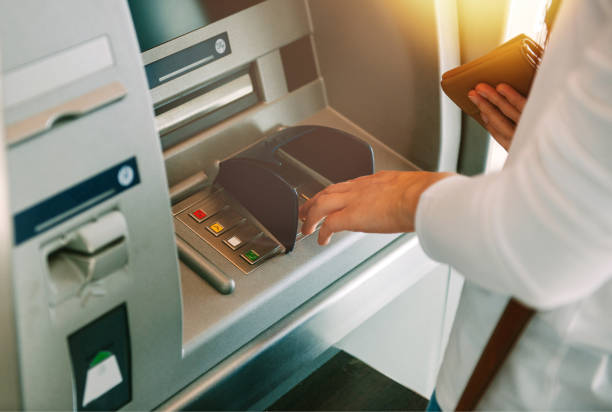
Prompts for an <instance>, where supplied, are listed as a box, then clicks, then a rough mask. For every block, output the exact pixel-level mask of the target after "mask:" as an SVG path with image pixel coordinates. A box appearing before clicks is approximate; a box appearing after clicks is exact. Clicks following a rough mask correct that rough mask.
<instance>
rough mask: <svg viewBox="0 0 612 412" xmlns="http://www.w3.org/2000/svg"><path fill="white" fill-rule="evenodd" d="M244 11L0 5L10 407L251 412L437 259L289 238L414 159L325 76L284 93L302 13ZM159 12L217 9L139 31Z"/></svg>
mask: <svg viewBox="0 0 612 412" xmlns="http://www.w3.org/2000/svg"><path fill="white" fill-rule="evenodd" d="M222 3H227V4H225V5H222ZM238 3H239V2H237V3H234V2H231V4H230V2H218V1H217V2H214V1H213V2H210V1H206V0H204V1H192V2H188V1H186V0H180V1H179V2H171V1H168V0H162V1H161V2H159V1H158V2H150V1H148V0H147V1H145V2H140V3H139V2H138V1H135V0H134V1H130V6H131V7H132V9H131V12H132V14H133V17H134V20H133V19H132V16H131V15H130V9H129V8H128V4H127V3H126V2H124V1H121V0H112V1H93V0H91V1H83V0H72V1H69V2H64V3H62V4H61V5H56V4H51V3H48V2H43V1H39V0H23V1H19V2H14V3H10V2H4V3H2V5H0V41H1V44H2V85H3V106H4V107H3V115H4V123H5V125H6V128H5V136H4V141H5V145H4V147H5V148H6V150H5V149H2V150H3V151H5V152H6V161H7V165H8V167H7V172H6V174H5V172H4V171H1V173H0V178H2V179H6V180H7V182H8V186H9V196H8V203H9V205H8V207H9V208H10V212H8V213H7V215H6V216H2V218H3V219H5V218H6V222H7V224H8V222H9V216H10V222H12V223H11V224H12V233H13V239H12V244H13V245H12V247H10V246H9V245H10V242H9V243H7V242H5V243H4V244H3V245H2V247H3V248H7V250H6V254H10V256H11V270H10V273H6V274H4V273H0V275H1V276H2V277H1V278H0V281H1V282H2V284H1V285H0V286H2V288H3V290H5V291H11V292H10V293H8V295H7V296H8V298H7V300H4V301H3V302H2V303H0V304H2V305H3V306H2V312H3V313H6V314H11V315H12V316H10V317H11V320H10V321H8V323H7V324H5V325H4V324H3V325H0V326H1V327H2V328H3V329H4V330H5V331H6V334H5V335H3V337H2V339H4V340H6V342H3V348H5V347H6V348H7V349H6V350H4V349H3V352H4V353H3V354H2V355H1V356H2V358H0V359H8V360H9V361H10V359H11V356H13V357H14V358H16V359H17V366H16V368H14V369H10V368H6V369H4V370H3V371H1V372H0V377H1V378H2V379H1V380H2V381H3V382H13V383H17V385H16V388H17V389H15V391H16V392H15V393H14V394H13V395H15V396H13V398H14V399H17V402H19V403H20V404H17V405H13V406H14V407H19V406H21V407H23V408H26V409H48V410H51V409H73V410H116V409H121V408H125V409H138V410H142V409H151V408H156V407H161V408H166V409H176V408H198V409H208V408H210V409H225V408H228V409H241V408H249V407H253V406H254V405H257V402H259V401H261V400H262V399H265V398H266V396H267V395H268V393H270V392H273V391H274V389H275V388H279V387H282V386H283V384H285V383H286V382H289V381H290V378H291V377H292V376H295V373H297V371H298V370H301V369H300V368H301V367H302V366H304V365H306V364H308V363H309V362H310V361H312V360H313V359H316V358H318V357H319V355H321V354H323V353H325V352H326V350H327V349H328V348H330V346H332V345H333V344H334V343H335V342H336V341H338V340H339V339H341V338H342V337H343V336H344V335H346V334H347V333H349V332H350V331H351V330H352V329H353V328H355V327H356V326H358V325H359V324H360V323H361V322H363V320H365V319H366V318H367V317H368V316H371V315H372V314H373V313H375V312H376V311H377V310H378V309H379V308H380V307H382V306H384V304H386V303H387V302H388V301H389V300H390V299H392V298H393V297H394V296H397V295H398V294H399V293H401V291H402V290H405V289H406V288H407V287H408V286H409V285H410V284H412V283H414V282H416V280H417V279H418V278H419V276H422V275H423V274H424V273H425V272H426V271H427V270H430V269H431V268H432V267H433V266H432V265H433V263H430V261H428V260H427V259H426V258H425V257H424V255H423V253H422V251H420V249H419V248H418V243H417V242H416V239H415V238H414V237H413V236H412V235H401V236H400V235H397V234H394V235H365V234H361V233H342V234H338V235H337V236H335V237H334V241H333V242H332V243H331V245H329V246H327V247H325V248H322V247H320V246H318V245H317V243H316V236H309V237H304V236H303V235H302V234H301V233H300V222H299V221H298V216H297V214H298V209H299V206H300V205H301V204H303V203H304V202H305V201H306V200H307V199H309V198H311V197H312V196H313V195H315V194H316V193H317V192H319V191H320V190H321V189H323V188H324V187H326V186H327V185H329V184H332V183H336V182H340V181H344V180H347V179H352V178H355V177H358V176H362V175H366V174H370V173H372V172H373V171H374V170H375V168H374V160H375V159H376V162H377V169H378V168H390V169H391V168H394V169H404V170H409V169H414V168H415V166H414V165H413V164H412V163H410V162H409V161H407V160H406V159H405V158H403V157H401V156H399V155H397V154H396V153H395V152H393V151H392V150H390V149H389V148H388V147H387V146H385V145H383V144H382V143H380V142H379V141H378V140H376V139H374V138H373V137H372V136H370V135H369V134H368V133H367V132H365V131H364V130H363V129H361V128H360V127H358V126H356V125H355V124H354V123H352V122H351V121H350V120H349V119H347V118H345V117H344V116H342V115H339V114H338V113H337V112H336V111H335V110H333V109H332V108H331V107H329V106H328V104H327V100H326V99H327V98H326V94H325V90H324V84H323V82H322V80H321V78H320V74H319V73H318V70H319V69H318V68H316V65H315V64H313V65H312V67H314V68H315V71H314V72H313V73H314V77H313V78H311V79H307V81H303V82H302V83H301V84H298V85H297V86H295V85H293V86H292V84H294V83H295V81H296V80H295V78H296V76H293V75H292V72H290V70H292V69H291V67H290V66H288V65H287V64H285V63H286V62H285V61H283V60H282V59H281V57H283V56H285V55H289V56H291V50H285V49H282V47H284V46H285V45H287V44H293V45H297V46H296V47H298V46H299V45H300V44H306V46H305V48H304V47H303V49H304V50H306V55H309V53H310V54H312V50H313V49H312V46H311V43H310V42H311V39H312V37H311V36H312V30H313V29H312V26H311V24H312V23H311V22H310V20H309V19H310V17H309V12H308V10H307V8H308V7H309V5H308V4H307V3H306V2H303V1H286V0H268V1H244V2H243V3H242V6H237V4H238ZM172 4H174V6H172ZM190 5H191V6H190ZM170 6H172V7H176V13H177V14H176V15H177V16H182V17H180V19H179V18H178V17H177V19H176V21H181V22H183V21H188V20H189V18H188V17H190V16H191V17H193V16H194V13H196V11H197V10H200V11H201V10H202V8H206V7H208V8H209V11H210V13H209V17H211V16H212V17H211V19H209V20H210V21H199V22H197V21H196V22H195V23H194V24H195V26H193V27H187V28H179V29H178V32H176V33H174V34H170V39H167V38H163V39H161V40H160V39H157V40H156V39H152V40H151V39H149V40H147V38H146V35H145V34H143V33H144V31H146V30H145V29H146V28H147V27H148V28H149V29H150V28H151V27H158V25H157V23H156V24H154V23H151V22H150V23H149V25H147V23H146V22H144V23H143V22H142V21H141V20H139V18H138V16H140V15H141V14H142V13H143V10H142V8H143V7H144V8H147V10H149V11H150V12H151V13H152V14H155V10H157V13H158V15H157V17H159V18H161V19H165V20H167V21H168V20H171V19H169V16H171V15H173V14H168V13H170V11H168V10H166V9H164V7H170ZM315 6H317V4H315V3H313V4H312V7H315ZM321 6H322V7H327V6H326V5H325V4H324V3H319V4H318V6H317V7H321ZM181 7H195V8H194V9H193V10H191V11H189V10H187V11H186V12H185V13H183V14H180V13H178V10H179V8H181ZM224 7H225V8H226V10H225V9H224V10H221V9H223V8H224ZM149 8H150V9H149ZM234 9H235V10H234ZM139 10H140V11H139ZM194 10H195V11H194ZM183 11H185V10H184V9H183ZM139 13H140V14H139ZM145 14H146V13H145ZM196 14H197V13H196ZM134 24H135V25H136V29H137V31H138V36H139V39H138V40H140V46H141V47H140V49H142V50H144V52H143V53H142V54H141V50H140V49H139V44H138V41H137V37H136V33H135V31H134ZM200 26H202V27H200ZM143 27H144V29H143ZM198 27H199V28H198ZM185 33H186V34H185ZM154 34H155V33H154ZM173 36H174V37H175V38H173ZM300 39H302V40H300ZM304 39H305V40H304ZM147 41H149V43H147ZM304 41H305V42H306V43H304ZM300 42H301V43H300ZM281 49H282V50H281ZM279 50H280V51H279ZM285 57H286V56H285ZM311 58H312V56H311ZM143 60H144V66H145V67H144V70H143ZM314 60H316V59H314ZM314 60H313V61H314ZM299 61H300V60H299V59H298V63H299ZM298 66H299V67H301V68H303V67H305V66H304V64H302V63H299V64H298ZM300 73H301V72H300ZM300 76H301V75H299V76H297V78H298V80H299V78H300ZM228 96H229V97H228ZM152 100H153V101H152ZM219 102H221V103H219ZM152 107H154V110H155V113H154V111H153V110H152ZM0 119H1V118H0ZM292 124H294V125H295V124H297V125H296V126H292V127H285V126H283V125H292ZM160 135H161V139H160ZM357 136H358V137H357ZM0 160H1V159H0ZM0 183H1V182H0ZM169 184H170V190H169ZM0 188H2V185H0ZM5 200H6V199H3V201H5ZM0 206H1V205H0ZM1 210H2V209H1V208H0V211H1ZM371 218H372V219H375V218H376V216H371ZM8 248H10V250H8ZM3 250H4V249H3ZM407 253H408V255H407ZM406 256H408V257H406ZM408 267H410V270H408ZM402 272H407V273H402ZM5 344H6V345H5ZM15 347H16V350H15V351H14V352H15V353H13V352H11V351H10V348H15ZM9 363H10V362H9ZM3 385H4V384H3ZM6 388H9V386H8V385H7V386H6ZM4 399H5V401H6V399H9V397H5V398H4ZM0 405H1V403H0ZM7 406H10V405H7ZM259 406H260V407H262V406H265V405H259Z"/></svg>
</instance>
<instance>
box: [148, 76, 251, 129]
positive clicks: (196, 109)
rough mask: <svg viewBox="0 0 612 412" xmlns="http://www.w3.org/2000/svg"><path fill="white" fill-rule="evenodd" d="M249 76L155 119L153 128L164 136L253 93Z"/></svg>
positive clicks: (233, 81) (228, 83) (235, 80)
mask: <svg viewBox="0 0 612 412" xmlns="http://www.w3.org/2000/svg"><path fill="white" fill-rule="evenodd" d="M253 91H254V89H253V83H252V82H251V76H249V74H248V73H247V74H244V75H242V76H240V77H238V78H237V79H234V80H232V81H230V82H227V83H225V84H223V85H221V86H219V87H217V88H216V89H213V90H211V91H209V92H208V93H204V94H203V95H201V96H198V97H195V98H193V99H191V100H189V101H188V102H186V103H183V104H181V105H180V106H178V107H175V108H173V109H171V110H168V111H166V112H163V113H161V114H159V115H157V116H156V117H155V127H156V128H157V133H159V134H160V135H163V134H166V133H168V132H170V131H172V130H174V129H177V128H179V127H181V126H182V125H184V124H186V123H189V122H191V121H193V120H194V119H196V118H198V117H202V116H205V115H207V114H208V113H212V112H214V111H215V110H217V109H220V108H221V107H223V106H226V105H228V104H230V103H232V102H234V101H236V100H238V99H240V98H242V97H244V96H246V95H248V94H251V93H253Z"/></svg>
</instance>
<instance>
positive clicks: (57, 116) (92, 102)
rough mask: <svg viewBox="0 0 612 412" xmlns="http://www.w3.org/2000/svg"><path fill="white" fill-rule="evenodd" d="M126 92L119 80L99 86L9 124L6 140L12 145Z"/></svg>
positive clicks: (94, 108)
mask: <svg viewBox="0 0 612 412" xmlns="http://www.w3.org/2000/svg"><path fill="white" fill-rule="evenodd" d="M126 94H127V91H126V89H125V87H124V86H123V85H122V84H121V83H119V82H114V83H110V84H107V85H105V86H102V87H99V88H97V89H95V90H93V91H91V92H89V93H86V94H84V95H81V96H79V97H77V98H75V99H72V100H70V101H68V102H66V103H63V104H60V105H59V106H55V107H52V108H51V109H49V110H45V111H44V112H40V113H37V114H35V115H34V116H31V117H28V118H27V119H25V120H22V121H20V122H17V123H14V124H11V125H9V126H8V127H7V129H6V141H7V143H8V145H9V146H12V145H14V144H17V143H19V142H21V141H23V140H25V139H28V138H30V137H32V136H35V135H37V134H40V133H43V132H46V131H47V130H50V129H52V128H53V126H54V125H55V124H56V123H57V121H58V120H61V119H65V118H68V117H78V116H82V115H84V114H87V113H89V112H91V111H93V110H96V109H99V108H100V107H102V106H105V105H107V104H109V103H112V102H114V101H116V100H119V99H121V98H122V97H124V96H125V95H126Z"/></svg>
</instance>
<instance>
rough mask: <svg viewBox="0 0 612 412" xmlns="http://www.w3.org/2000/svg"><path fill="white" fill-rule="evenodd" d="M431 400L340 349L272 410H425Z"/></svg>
mask: <svg viewBox="0 0 612 412" xmlns="http://www.w3.org/2000/svg"><path fill="white" fill-rule="evenodd" d="M427 402H428V401H427V399H425V398H423V397H422V396H420V395H419V394H417V393H415V392H413V391H411V390H410V389H408V388H405V387H404V386H402V385H400V384H399V383H397V382H395V381H394V380H392V379H389V378H387V377H386V376H385V375H383V374H381V373H380V372H378V371H376V370H374V369H372V368H371V367H369V366H368V365H366V364H365V363H363V362H361V361H360V360H359V359H357V358H354V357H352V356H351V355H349V354H348V353H346V352H339V353H338V354H337V355H335V356H334V357H333V358H331V359H330V360H329V361H327V362H326V363H325V364H324V365H323V366H321V367H320V368H319V369H317V370H316V371H315V372H313V373H312V374H311V375H310V376H308V377H307V378H306V379H304V380H303V381H302V382H300V383H299V384H298V385H296V386H295V387H294V388H293V389H291V390H290V391H289V392H287V393H286V394H285V395H284V396H283V397H281V398H280V399H279V400H277V401H276V402H274V403H273V404H272V405H270V406H269V407H268V408H266V410H268V411H407V410H414V411H417V410H418V411H423V410H425V408H426V407H427Z"/></svg>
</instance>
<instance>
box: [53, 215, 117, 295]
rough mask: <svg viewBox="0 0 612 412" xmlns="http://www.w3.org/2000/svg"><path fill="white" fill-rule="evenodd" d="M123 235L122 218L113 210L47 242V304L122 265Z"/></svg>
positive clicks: (115, 270) (71, 293) (74, 291)
mask: <svg viewBox="0 0 612 412" xmlns="http://www.w3.org/2000/svg"><path fill="white" fill-rule="evenodd" d="M126 237H127V224H126V222H125V218H124V216H123V215H122V214H121V213H120V212H118V211H113V212H110V213H107V214H106V215H104V216H102V217H100V218H99V219H97V220H96V221H94V222H91V223H88V224H85V225H83V226H81V227H79V228H77V229H76V230H74V231H72V232H70V233H68V234H67V235H65V236H62V237H61V238H59V239H58V240H57V241H55V242H52V243H51V244H49V245H48V246H47V248H46V249H47V251H46V253H47V256H48V257H47V264H48V273H49V281H48V285H49V292H50V293H49V303H50V304H51V305H52V306H55V305H58V304H60V303H61V302H63V301H65V300H66V299H68V298H70V297H72V296H75V295H76V294H77V293H79V291H80V290H81V289H82V288H83V287H84V286H85V285H86V284H88V283H90V282H95V281H97V280H100V279H102V278H104V277H106V276H109V275H111V274H113V273H115V272H117V271H118V270H120V269H121V268H123V267H124V266H125V265H126V264H127V263H128V250H127V241H126Z"/></svg>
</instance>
